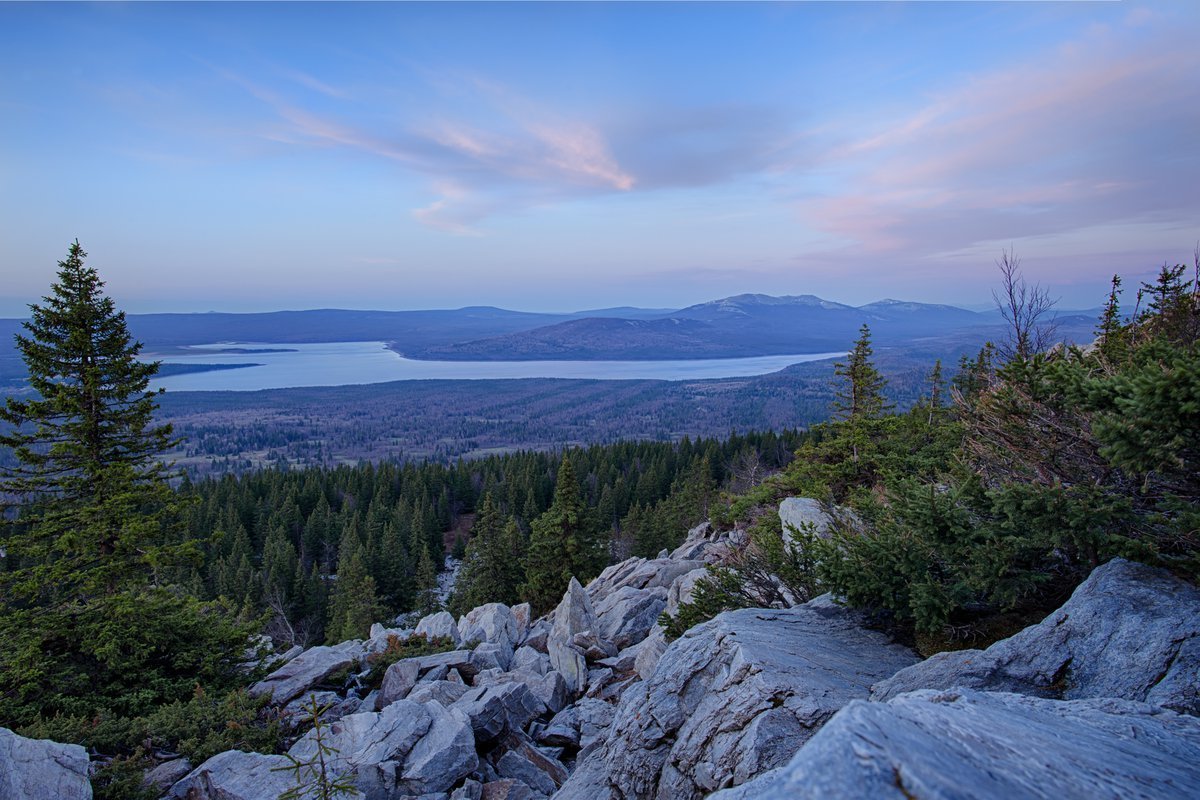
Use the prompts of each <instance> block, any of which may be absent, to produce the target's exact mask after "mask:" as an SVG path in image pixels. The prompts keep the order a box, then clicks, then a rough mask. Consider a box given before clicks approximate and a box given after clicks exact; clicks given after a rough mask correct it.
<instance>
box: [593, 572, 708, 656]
mask: <svg viewBox="0 0 1200 800" xmlns="http://www.w3.org/2000/svg"><path fill="white" fill-rule="evenodd" d="M685 574H686V573H685ZM666 607H667V590H666V589H663V588H662V587H654V588H652V589H635V588H633V587H632V586H622V587H620V588H619V589H616V590H614V591H612V592H609V593H608V594H606V595H604V596H603V597H601V598H600V599H599V600H598V601H597V602H596V603H595V611H596V631H595V633H596V635H597V636H598V637H599V638H600V639H601V640H603V641H606V642H611V643H612V644H613V645H614V646H615V647H616V648H617V649H618V650H621V649H623V648H625V647H628V646H629V645H631V644H636V643H637V642H640V641H641V640H642V639H645V638H646V634H648V633H649V632H650V629H651V628H653V627H654V626H655V625H657V624H658V616H659V614H661V613H662V612H663V609H664V608H666Z"/></svg>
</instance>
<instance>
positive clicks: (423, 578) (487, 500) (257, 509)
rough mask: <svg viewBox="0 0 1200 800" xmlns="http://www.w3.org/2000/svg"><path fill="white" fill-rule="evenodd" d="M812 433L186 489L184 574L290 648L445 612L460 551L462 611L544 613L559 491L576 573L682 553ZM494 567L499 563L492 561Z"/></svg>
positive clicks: (257, 475)
mask: <svg viewBox="0 0 1200 800" xmlns="http://www.w3.org/2000/svg"><path fill="white" fill-rule="evenodd" d="M801 440H802V436H801V435H800V434H797V433H795V432H790V431H785V432H783V433H780V434H776V433H771V432H768V433H763V434H751V435H746V436H735V437H732V438H729V439H727V440H725V441H722V442H718V441H716V440H711V439H708V440H699V441H695V442H693V441H691V440H688V439H684V440H683V441H681V442H678V443H661V442H626V443H621V444H614V445H606V446H596V447H590V448H585V449H576V450H573V451H570V452H568V453H566V454H559V453H544V452H525V453H516V454H511V455H504V456H493V457H491V458H486V459H479V460H473V461H461V460H460V461H458V462H457V463H456V464H454V465H452V466H447V465H443V464H437V463H426V464H414V463H406V464H396V463H381V464H364V465H361V466H357V467H349V466H347V467H338V468H334V469H323V468H309V469H303V470H293V471H286V470H263V471H260V472H254V473H249V474H246V475H242V476H240V477H235V476H225V477H223V478H220V479H210V480H204V481H200V482H197V483H191V482H188V483H185V484H184V485H183V486H182V487H181V488H180V490H179V494H180V496H181V497H184V498H187V500H188V510H187V512H186V519H187V523H186V531H187V533H186V538H187V539H188V540H191V541H203V542H206V543H207V544H206V545H205V547H204V559H203V562H202V564H200V565H197V566H196V567H192V568H188V569H186V570H183V571H181V572H179V573H178V574H177V575H176V576H175V579H176V580H177V581H178V582H179V583H180V584H182V585H186V586H189V587H191V590H192V591H193V593H195V594H196V595H197V596H199V597H203V598H208V599H216V598H223V599H225V600H226V601H229V602H232V603H233V604H234V605H236V606H237V607H238V608H239V609H240V610H241V612H242V613H243V615H244V616H246V617H248V618H257V617H259V616H261V615H262V614H268V615H269V617H270V623H269V625H268V631H269V633H270V634H271V635H272V637H273V638H275V639H276V640H277V642H278V643H283V644H286V645H291V644H314V643H319V642H321V641H324V640H328V641H331V642H338V641H342V640H344V639H348V638H355V637H360V636H362V635H364V634H365V633H366V629H367V628H368V627H369V626H370V624H371V623H372V622H374V621H377V620H381V619H385V618H391V617H395V616H396V615H397V614H399V613H403V612H408V611H414V610H419V611H429V610H432V608H433V606H434V604H435V602H436V600H435V599H434V598H433V597H432V596H431V595H432V592H433V590H434V589H435V587H436V573H437V571H438V570H440V569H441V568H442V567H443V565H444V563H445V556H446V555H447V554H450V555H457V556H458V557H459V558H463V557H466V563H465V566H464V574H463V575H462V577H461V578H460V581H459V585H458V588H457V590H456V592H455V595H454V597H453V598H452V606H453V607H454V608H455V609H456V610H457V609H465V610H469V609H470V608H472V607H474V606H475V605H478V604H482V603H484V602H491V601H505V602H520V600H522V599H528V600H535V599H536V600H537V601H538V602H537V604H538V605H539V606H545V604H546V603H547V602H549V600H548V598H550V597H553V598H557V596H558V595H559V594H561V591H562V588H561V586H558V585H553V586H551V587H547V588H546V589H544V590H543V592H548V593H549V594H547V595H546V597H540V596H539V597H536V598H535V596H534V595H535V594H536V593H535V592H534V590H533V589H532V588H530V589H528V590H525V589H523V588H522V587H523V586H525V584H526V583H527V578H528V577H529V576H538V575H539V574H540V571H544V570H546V569H548V568H550V567H552V566H553V567H556V566H557V565H558V564H560V563H561V552H560V551H552V552H550V553H547V554H546V556H545V558H544V559H543V561H542V562H539V559H538V551H537V549H536V548H532V549H530V534H531V532H532V531H533V530H534V529H535V527H536V525H537V523H538V520H539V519H540V518H542V517H543V516H544V515H545V514H546V512H547V511H549V510H550V508H551V507H552V505H553V504H554V501H555V499H556V486H557V487H558V495H557V496H558V499H559V500H560V506H561V505H562V504H564V503H566V504H570V505H571V506H572V507H573V508H575V509H577V511H576V512H574V518H573V519H572V521H571V522H570V525H569V530H566V531H561V532H560V533H561V534H562V535H563V536H568V535H569V536H572V537H575V538H576V539H578V540H579V541H580V542H582V543H584V544H583V545H582V546H583V548H584V549H585V550H586V551H587V555H586V557H583V558H582V561H581V562H580V567H581V570H580V571H578V572H576V573H575V574H577V575H579V576H580V577H584V576H587V577H590V576H591V575H594V574H596V573H598V572H599V571H600V570H601V569H603V567H604V566H606V565H607V564H608V563H610V562H611V561H619V560H621V559H623V558H626V557H628V556H629V555H649V556H653V555H654V554H656V553H657V552H658V551H659V550H661V549H663V548H670V547H673V546H675V545H676V544H678V542H679V541H681V540H682V537H683V535H684V534H685V533H686V531H687V529H688V528H689V527H691V526H693V525H695V524H696V523H697V522H700V521H701V520H703V519H707V517H708V513H709V506H710V504H711V503H713V502H714V501H715V500H716V497H717V490H718V489H719V488H722V487H725V486H728V485H731V484H732V485H735V486H736V485H742V486H748V485H750V484H752V483H753V482H755V481H757V480H759V479H761V477H762V476H763V475H765V474H767V473H768V472H772V471H777V470H778V469H779V468H781V467H782V466H784V465H785V464H787V463H788V462H789V461H790V460H791V459H792V453H793V452H794V451H795V449H796V447H797V446H798V445H799V443H800V442H801ZM564 465H567V466H568V467H569V471H570V477H569V478H568V480H567V481H566V482H564V481H563V479H562V475H561V474H560V473H561V469H562V467H563V466H564ZM509 525H511V526H513V527H514V528H515V530H516V531H517V532H518V533H517V535H515V536H514V537H513V540H512V546H511V547H510V557H509V559H508V560H509V562H510V564H509V565H508V566H507V567H506V569H507V570H508V574H509V578H508V579H507V580H505V581H500V582H493V583H491V584H489V585H487V586H485V585H483V578H482V577H481V573H482V572H483V570H482V569H480V567H481V564H480V562H481V561H483V560H484V553H483V549H484V548H485V547H490V546H491V544H492V539H493V538H495V537H499V536H501V535H502V534H503V529H504V528H506V527H507V526H509ZM469 538H473V540H474V541H472V542H470V543H469ZM496 557H497V558H498V557H499V556H496ZM487 558H488V559H489V564H488V565H487V566H488V568H489V569H490V568H491V564H490V560H492V554H490V553H489V554H488V556H487ZM333 575H336V576H337V580H336V582H333V581H331V576H333ZM562 583H563V585H565V580H564V581H562Z"/></svg>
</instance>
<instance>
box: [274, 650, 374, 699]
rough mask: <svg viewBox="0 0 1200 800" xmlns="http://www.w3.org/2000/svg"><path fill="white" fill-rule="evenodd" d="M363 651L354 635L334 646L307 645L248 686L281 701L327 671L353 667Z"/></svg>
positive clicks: (330, 672) (297, 693)
mask: <svg viewBox="0 0 1200 800" xmlns="http://www.w3.org/2000/svg"><path fill="white" fill-rule="evenodd" d="M365 654H366V645H364V644H363V643H362V642H361V641H359V640H357V639H352V640H351V641H348V642H342V643H341V644H339V645H334V646H333V647H313V648H310V649H308V650H305V651H304V652H303V653H301V654H300V655H298V656H296V657H295V658H293V659H292V660H291V661H289V662H287V663H286V664H284V665H283V666H282V667H280V668H279V669H277V670H275V671H274V672H272V673H271V674H270V675H268V676H267V677H265V678H263V679H262V680H261V681H259V682H258V683H256V684H254V685H253V686H251V687H250V694H251V695H253V696H255V697H261V696H263V695H270V696H271V702H273V703H274V704H275V705H283V704H285V703H287V702H288V701H289V700H292V699H295V698H296V697H299V696H300V695H301V694H302V693H304V692H306V691H308V690H309V689H311V688H312V687H313V686H316V685H317V684H318V683H320V682H321V681H323V680H325V679H326V678H328V677H329V676H330V675H333V674H334V673H336V672H339V671H342V670H350V669H354V668H356V667H357V666H358V663H359V660H360V659H361V658H362V657H363V656H364V655H365Z"/></svg>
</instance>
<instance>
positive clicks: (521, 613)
mask: <svg viewBox="0 0 1200 800" xmlns="http://www.w3.org/2000/svg"><path fill="white" fill-rule="evenodd" d="M509 610H510V611H512V615H513V619H514V620H516V622H517V640H518V641H520V640H521V639H524V638H525V633H526V632H527V631H528V630H529V624H530V623H531V622H533V609H532V608H530V606H529V603H518V604H517V605H515V606H513V607H512V608H511V609H509Z"/></svg>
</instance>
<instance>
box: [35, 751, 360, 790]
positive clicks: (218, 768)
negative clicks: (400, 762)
mask: <svg viewBox="0 0 1200 800" xmlns="http://www.w3.org/2000/svg"><path fill="white" fill-rule="evenodd" d="M291 763H292V762H291V761H289V760H288V759H287V758H286V757H285V756H264V755H262V754H260V753H243V752H241V751H240V750H228V751H226V752H224V753H218V754H217V755H215V756H213V757H212V758H210V759H209V760H208V761H205V762H204V763H203V764H201V765H200V766H198V767H196V768H195V769H194V770H192V771H191V772H189V773H188V774H187V775H186V776H184V777H183V779H182V780H180V781H179V782H178V783H176V784H175V785H174V786H172V787H171V791H169V792H168V793H167V795H166V796H167V798H168V800H274V798H277V797H279V795H280V794H282V793H283V792H286V791H287V790H288V789H290V788H292V787H294V786H295V785H296V780H295V777H294V775H293V774H292V773H291V772H285V771H281V770H282V769H283V768H286V767H288V766H290V765H291ZM17 796H18V797H20V795H17ZM55 796H57V795H55ZM87 796H88V797H91V794H90V792H89V794H88V795H87ZM359 796H360V797H361V795H359Z"/></svg>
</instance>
